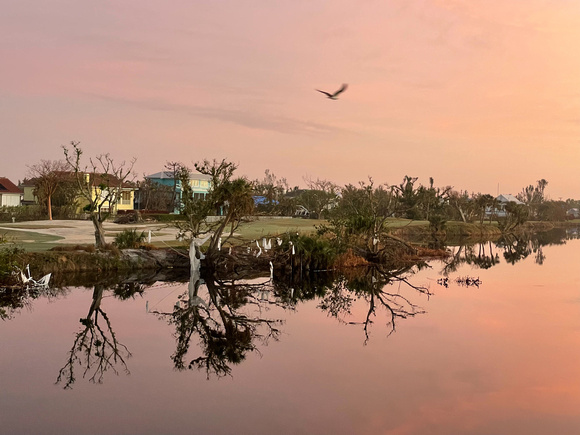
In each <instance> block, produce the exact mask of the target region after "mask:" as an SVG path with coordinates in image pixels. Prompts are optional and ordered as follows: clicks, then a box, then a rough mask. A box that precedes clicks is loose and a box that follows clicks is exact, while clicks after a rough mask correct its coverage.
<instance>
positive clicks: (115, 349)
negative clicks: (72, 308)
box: [56, 285, 131, 389]
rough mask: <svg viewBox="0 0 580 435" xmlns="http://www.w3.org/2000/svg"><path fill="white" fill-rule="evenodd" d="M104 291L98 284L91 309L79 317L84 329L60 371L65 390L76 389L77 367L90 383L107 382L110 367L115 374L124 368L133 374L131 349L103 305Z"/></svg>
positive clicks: (77, 334) (59, 374) (61, 382)
mask: <svg viewBox="0 0 580 435" xmlns="http://www.w3.org/2000/svg"><path fill="white" fill-rule="evenodd" d="M104 290H105V287H104V286H103V285H96V286H95V289H94V291H93V299H92V301H91V306H90V307H89V312H88V314H87V316H86V317H83V318H81V319H80V320H79V322H80V323H81V325H82V328H81V330H80V331H79V332H77V333H76V336H75V340H74V342H73V345H72V348H71V350H70V352H69V354H68V358H67V361H66V364H65V365H64V367H62V368H61V369H60V371H59V373H58V377H57V380H56V383H57V384H63V385H64V388H65V389H68V388H72V385H73V384H74V383H75V381H76V377H75V369H76V367H77V366H79V367H80V369H81V370H82V376H83V378H85V377H87V376H88V378H89V381H90V382H93V383H98V384H100V383H102V382H103V379H104V376H105V373H106V372H107V371H109V370H111V371H112V372H113V373H115V374H119V372H120V371H122V372H124V373H126V374H129V368H128V367H127V362H126V359H127V358H129V357H130V356H131V352H129V349H127V346H125V345H124V344H122V343H121V342H119V340H118V339H117V336H116V334H115V332H114V331H113V326H112V324H111V320H110V319H109V316H108V315H107V313H106V312H105V311H104V310H103V308H102V307H101V302H102V300H103V291H104Z"/></svg>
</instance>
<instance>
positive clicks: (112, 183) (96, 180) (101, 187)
mask: <svg viewBox="0 0 580 435" xmlns="http://www.w3.org/2000/svg"><path fill="white" fill-rule="evenodd" d="M85 183H86V184H87V185H88V187H89V188H90V189H91V196H92V201H93V203H94V202H95V200H97V198H99V200H98V201H97V203H102V206H101V211H103V212H105V213H111V214H117V212H119V211H128V210H135V207H134V204H135V201H134V200H135V189H136V187H135V185H134V184H133V183H129V182H124V183H121V181H120V180H119V179H118V178H117V177H115V176H114V175H105V174H96V173H90V174H89V173H87V174H85ZM116 190H120V192H119V196H118V200H117V192H115V191H116ZM111 192H113V193H112V194H111ZM87 205H88V201H87V199H86V198H84V197H81V198H79V209H78V210H79V212H81V211H83V210H84V208H85V207H86V206H87Z"/></svg>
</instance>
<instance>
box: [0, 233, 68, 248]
mask: <svg viewBox="0 0 580 435" xmlns="http://www.w3.org/2000/svg"><path fill="white" fill-rule="evenodd" d="M0 239H1V240H3V241H5V242H7V243H14V244H16V245H18V246H19V247H21V248H23V249H25V250H26V251H34V252H38V251H48V250H49V249H51V248H53V247H55V246H60V244H59V243H54V242H55V241H56V240H62V239H63V238H62V237H60V236H52V235H49V234H41V233H37V232H34V231H17V230H6V229H2V230H0Z"/></svg>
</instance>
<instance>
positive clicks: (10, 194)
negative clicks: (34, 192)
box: [0, 177, 23, 207]
mask: <svg viewBox="0 0 580 435" xmlns="http://www.w3.org/2000/svg"><path fill="white" fill-rule="evenodd" d="M22 196H23V192H22V190H21V189H19V188H18V186H17V185H15V184H14V183H13V182H12V181H10V180H9V179H8V178H5V177H0V207H18V206H19V205H20V204H21V203H22Z"/></svg>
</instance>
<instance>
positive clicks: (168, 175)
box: [145, 171, 211, 180]
mask: <svg viewBox="0 0 580 435" xmlns="http://www.w3.org/2000/svg"><path fill="white" fill-rule="evenodd" d="M145 178H148V179H150V178H152V179H155V180H173V172H171V171H161V172H156V173H155V174H151V175H146V176H145ZM189 179H190V180H211V177H210V176H209V175H206V174H202V173H200V172H190V173H189Z"/></svg>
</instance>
